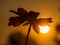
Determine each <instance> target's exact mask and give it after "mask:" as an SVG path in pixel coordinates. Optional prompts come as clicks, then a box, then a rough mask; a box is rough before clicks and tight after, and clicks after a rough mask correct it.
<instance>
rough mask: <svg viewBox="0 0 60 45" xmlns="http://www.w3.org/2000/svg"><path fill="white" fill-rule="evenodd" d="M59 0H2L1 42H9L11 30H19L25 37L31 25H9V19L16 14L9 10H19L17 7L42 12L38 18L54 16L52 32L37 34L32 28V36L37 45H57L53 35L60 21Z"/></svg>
mask: <svg viewBox="0 0 60 45" xmlns="http://www.w3.org/2000/svg"><path fill="white" fill-rule="evenodd" d="M59 6H60V3H59V0H0V44H1V45H4V44H5V43H6V42H7V38H8V36H9V35H10V34H11V32H14V31H19V32H20V33H22V34H23V35H24V36H25V37H26V34H27V31H28V27H29V26H22V25H21V26H17V27H12V26H8V22H9V21H8V19H9V17H11V16H15V14H13V13H10V12H9V10H15V11H16V10H17V8H19V7H20V8H24V9H25V10H27V11H28V12H29V11H36V12H40V15H39V17H38V18H50V17H51V18H52V21H53V22H52V23H51V24H49V25H50V26H51V29H50V32H49V33H47V34H41V33H39V34H37V33H36V32H35V31H34V30H33V28H31V32H30V36H29V38H31V39H32V40H33V41H34V42H35V43H36V45H40V44H41V45H55V43H54V41H53V37H54V36H55V34H56V32H55V25H56V24H57V23H59V22H60V20H59V19H60V12H59V10H58V9H59V8H58V7H59Z"/></svg>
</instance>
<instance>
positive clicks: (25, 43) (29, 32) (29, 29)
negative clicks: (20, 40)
mask: <svg viewBox="0 0 60 45" xmlns="http://www.w3.org/2000/svg"><path fill="white" fill-rule="evenodd" d="M30 29H31V24H30V25H29V29H28V33H27V37H26V42H25V45H27V42H28V37H29V33H30Z"/></svg>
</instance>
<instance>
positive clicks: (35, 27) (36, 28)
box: [33, 24, 40, 33]
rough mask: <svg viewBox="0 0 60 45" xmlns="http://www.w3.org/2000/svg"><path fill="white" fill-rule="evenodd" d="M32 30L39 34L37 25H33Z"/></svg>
mask: <svg viewBox="0 0 60 45" xmlns="http://www.w3.org/2000/svg"><path fill="white" fill-rule="evenodd" d="M33 29H34V31H35V32H36V33H40V28H39V25H37V24H35V25H33Z"/></svg>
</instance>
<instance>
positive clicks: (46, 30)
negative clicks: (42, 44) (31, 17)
mask: <svg viewBox="0 0 60 45" xmlns="http://www.w3.org/2000/svg"><path fill="white" fill-rule="evenodd" d="M39 28H40V32H41V33H48V32H49V30H50V26H48V25H46V26H39Z"/></svg>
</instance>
